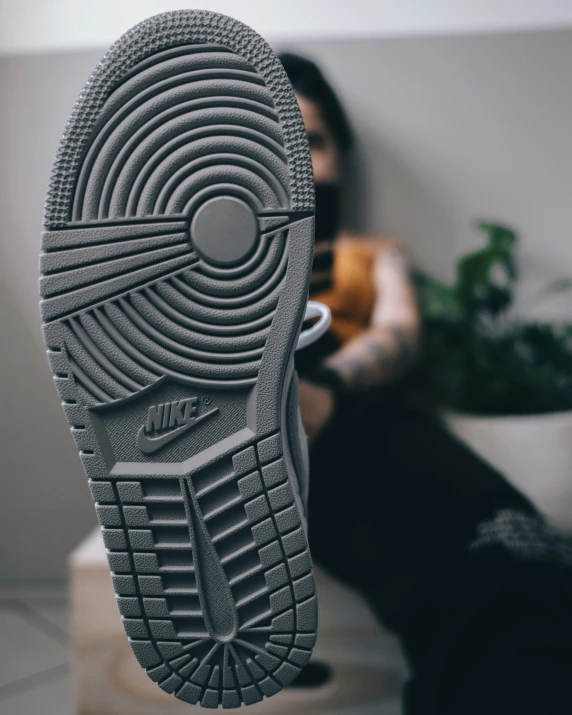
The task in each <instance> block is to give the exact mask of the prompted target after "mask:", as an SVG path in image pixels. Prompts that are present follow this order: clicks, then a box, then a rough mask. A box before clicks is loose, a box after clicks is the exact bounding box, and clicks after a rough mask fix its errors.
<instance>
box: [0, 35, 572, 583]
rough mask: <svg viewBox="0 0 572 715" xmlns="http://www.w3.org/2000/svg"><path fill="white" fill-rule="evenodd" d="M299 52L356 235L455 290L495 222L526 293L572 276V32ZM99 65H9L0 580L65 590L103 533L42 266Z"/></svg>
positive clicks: (0, 109)
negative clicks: (64, 153)
mask: <svg viewBox="0 0 572 715" xmlns="http://www.w3.org/2000/svg"><path fill="white" fill-rule="evenodd" d="M289 47H297V48H299V49H301V50H303V51H304V52H307V53H309V54H311V55H313V56H314V57H316V58H318V59H319V60H321V61H323V63H324V66H325V67H326V68H327V70H328V72H329V74H330V75H331V76H332V78H333V80H334V81H335V83H336V85H337V86H339V88H340V93H341V95H342V97H343V99H344V100H345V101H346V103H347V106H348V108H349V110H350V114H351V115H352V118H353V119H354V121H355V125H356V128H357V130H358V134H359V137H360V143H361V161H360V162H359V171H358V172H357V173H358V176H357V180H356V182H355V183H354V194H355V196H356V198H357V200H358V203H357V208H356V209H354V211H353V220H354V223H356V224H357V225H358V226H359V227H361V228H362V229H364V230H372V231H378V230H387V231H391V232H394V233H396V234H397V235H399V236H401V237H402V238H403V239H404V241H405V242H406V243H407V245H408V247H409V249H410V251H411V253H412V255H413V257H414V258H415V260H416V262H417V263H418V264H419V265H421V266H423V267H425V268H427V269H429V270H431V271H433V272H434V273H436V274H438V275H441V276H448V275H449V276H450V275H451V273H452V268H453V264H454V261H455V258H456V257H457V256H458V255H459V254H460V253H461V252H462V251H464V250H466V249H467V248H468V247H470V246H473V245H475V240H476V239H475V237H474V236H472V235H471V233H470V231H469V223H470V221H471V220H472V219H473V218H475V217H492V218H497V219H500V220H503V221H506V222H508V223H511V224H513V225H515V226H516V227H517V228H518V229H519V230H520V232H521V236H522V244H521V252H520V253H521V263H522V265H523V270H524V276H523V291H524V292H525V293H530V292H531V291H533V289H534V288H535V286H537V285H540V284H541V283H543V282H545V281H547V280H550V279H551V278H555V277H557V276H560V275H563V274H568V275H570V274H572V240H571V237H570V232H571V229H570V223H571V222H570V209H569V207H570V203H571V202H570V197H571V196H572V141H571V136H570V133H571V132H570V127H572V92H571V91H570V87H569V71H570V67H572V31H546V32H532V33H518V34H495V35H491V36H466V37H449V38H441V37H433V38H413V37H412V38H407V39H386V40H381V41H379V40H378V41H374V40H368V41H363V40H360V41H356V40H349V41H340V40H337V41H333V40H330V41H324V42H320V43H310V42H300V41H298V42H297V43H294V44H290V45H289ZM100 54H101V53H100V52H77V53H70V54H65V53H63V54H56V55H49V54H44V55H37V56H33V57H11V58H3V59H0V96H1V97H2V102H1V104H0V156H1V157H2V161H1V162H0V341H1V343H0V346H1V349H0V363H1V365H0V367H1V369H0V400H1V404H2V410H1V412H0V485H1V492H0V493H1V498H0V579H11V578H12V579H13V578H41V579H49V578H57V577H61V576H62V575H63V573H64V558H65V555H66V553H67V552H68V551H69V550H70V549H71V548H72V547H73V546H74V545H75V543H77V541H78V540H79V539H80V538H81V537H82V536H83V535H84V534H85V533H86V532H87V531H88V529H89V528H90V527H91V526H92V525H93V524H94V517H93V513H92V512H93V509H92V506H91V500H90V497H89V495H88V490H87V485H86V480H85V478H84V476H83V473H82V471H81V468H80V464H79V460H78V458H77V455H76V453H75V449H74V447H73V444H72V440H71V438H70V436H69V433H68V428H67V423H66V422H65V420H64V417H63V414H62V411H61V408H60V406H59V401H58V398H57V396H56V393H55V390H54V388H53V385H52V381H51V375H50V372H49V370H48V367H47V362H46V359H45V355H44V348H43V344H42V341H41V337H40V320H39V315H38V307H37V300H38V298H37V260H38V259H37V253H38V248H39V235H40V230H41V219H42V208H43V202H44V195H45V190H46V185H47V181H48V177H49V171H50V165H51V161H52V158H53V154H54V152H55V149H56V147H57V142H58V138H59V135H60V133H61V130H62V128H63V125H64V123H65V120H66V118H67V115H68V113H69V110H70V108H71V106H72V104H73V102H74V100H75V97H76V96H77V94H78V92H79V90H80V89H81V86H82V84H83V82H84V80H85V79H86V78H87V76H88V75H89V73H90V72H91V69H92V67H93V65H94V64H95V63H96V62H97V60H98V59H99V56H100ZM571 308H572V305H571V302H570V299H569V298H567V299H564V298H562V299H560V300H559V301H557V302H555V303H551V304H548V306H547V310H549V311H550V312H551V313H553V314H557V313H560V314H561V315H570V314H572V311H571Z"/></svg>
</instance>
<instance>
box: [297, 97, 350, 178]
mask: <svg viewBox="0 0 572 715" xmlns="http://www.w3.org/2000/svg"><path fill="white" fill-rule="evenodd" d="M296 99H297V100H298V104H299V105H300V111H301V112H302V119H303V120H304V125H305V127H306V132H307V134H308V141H309V143H310V153H311V154H312V165H313V167H314V181H316V182H318V181H338V180H339V178H340V164H341V162H340V156H339V151H338V148H337V147H336V144H335V142H334V138H333V136H332V134H331V132H330V131H329V129H328V125H327V124H326V123H325V122H324V120H323V118H322V114H321V112H320V108H319V107H318V105H317V104H315V103H314V102H312V100H311V99H306V97H302V96H300V95H299V94H298V95H296Z"/></svg>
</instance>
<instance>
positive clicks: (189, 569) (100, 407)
mask: <svg viewBox="0 0 572 715" xmlns="http://www.w3.org/2000/svg"><path fill="white" fill-rule="evenodd" d="M313 201H314V199H313V178H312V168H311V162H310V156H309V150H308V146H307V140H306V136H305V132H304V128H303V124H302V120H301V117H300V114H299V110H298V106H297V103H296V99H295V97H294V95H293V92H292V89H291V87H290V84H289V82H288V79H287V78H286V75H285V73H284V71H283V68H282V66H281V65H280V63H279V61H278V59H277V58H276V56H275V55H274V53H273V52H272V50H271V49H270V48H269V47H268V45H267V44H266V43H265V42H264V41H263V40H262V39H261V38H260V37H259V36H258V35H257V34H256V33H254V32H253V31H252V30H250V29H249V28H247V27H245V26H244V25H242V24H241V23H239V22H237V21H235V20H232V19H230V18H228V17H224V16H221V15H216V14H213V13H209V12H203V11H180V12H174V13H166V14H164V15H158V16H157V17H154V18H151V19H150V20H148V21H146V22H144V23H142V24H141V25H138V26H137V27H135V28H134V29H133V30H131V31H129V32H128V33H127V34H126V35H124V36H123V37H122V38H121V39H120V40H119V41H118V42H117V43H116V44H115V45H114V46H113V47H112V48H111V50H110V51H109V52H108V53H107V55H106V56H105V57H104V59H103V60H102V61H101V63H100V64H99V65H98V67H97V68H96V70H95V72H94V73H93V75H92V77H91V79H90V80H89V82H88V83H87V85H86V87H85V89H84V91H83V92H82V94H81V95H80V98H79V100H78V102H77V104H76V107H75V108H74V111H73V113H72V116H71V118H70V121H69V122H68V125H67V127H66V131H65V133H64V136H63V138H62V141H61V144H60V147H59V150H58V154H57V157H56V161H55V165H54V169H53V173H52V178H51V182H50V188H49V191H48V197H47V203H46V213H45V232H44V234H43V239H42V249H43V252H42V256H41V271H42V278H41V281H40V286H41V295H42V318H43V321H44V337H45V341H46V345H47V350H48V356H49V360H50V364H51V367H52V370H53V373H54V380H55V383H56V386H57V389H58V392H59V395H60V397H61V399H62V401H63V406H64V410H65V413H66V416H67V418H68V420H69V423H70V426H71V431H72V434H73V437H74V440H75V442H76V445H77V447H78V449H79V452H80V456H81V460H82V462H83V465H84V468H85V471H86V473H87V475H88V477H89V484H90V488H91V492H92V495H93V498H94V500H95V502H96V509H97V513H98V517H99V520H100V522H101V525H102V529H103V537H104V541H105V545H106V548H107V550H108V558H109V564H110V568H111V571H112V577H113V583H114V587H115V591H116V594H117V599H118V604H119V610H120V612H121V614H122V617H123V623H124V626H125V630H126V632H127V635H128V637H129V640H130V644H131V647H132V648H133V651H134V653H135V655H136V657H137V659H138V660H139V662H140V664H141V665H142V666H143V668H145V670H146V671H147V673H148V675H149V677H151V678H152V679H153V680H155V681H156V682H157V683H158V684H159V686H160V687H161V688H163V690H165V691H167V692H169V693H174V694H175V695H176V696H177V697H178V698H180V699H181V700H184V701H187V702H189V703H200V704H201V705H203V706H205V707H211V708H213V707H218V706H222V707H225V708H231V707H238V706H240V705H241V704H242V703H246V704H250V703H255V702H258V701H260V700H261V699H262V698H263V697H264V696H271V695H273V694H275V693H276V692H278V691H279V690H280V689H281V688H282V687H283V686H285V685H287V684H288V683H290V682H291V681H292V680H293V679H294V678H295V677H296V676H297V674H298V673H299V671H300V669H301V668H302V667H303V665H304V664H305V663H306V662H307V661H308V659H309V658H310V655H311V651H312V647H313V645H314V642H315V636H316V627H317V605H316V595H315V585H314V576H313V570H312V563H311V559H310V554H309V550H308V543H307V540H306V533H305V528H304V525H303V523H302V521H303V517H302V514H301V505H300V497H299V495H298V493H297V478H296V474H295V471H294V466H293V458H292V457H291V456H290V452H289V447H288V438H287V437H288V436H287V434H286V431H285V427H284V423H285V419H286V412H287V404H286V403H287V394H286V393H287V388H288V384H289V380H290V376H291V370H292V355H293V351H294V348H295V344H296V340H297V337H298V334H299V330H300V325H301V321H302V319H303V315H304V309H305V305H306V299H307V290H308V283H309V276H310V270H311V262H312V249H313V208H314V206H313Z"/></svg>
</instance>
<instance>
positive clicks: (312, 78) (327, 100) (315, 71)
mask: <svg viewBox="0 0 572 715" xmlns="http://www.w3.org/2000/svg"><path fill="white" fill-rule="evenodd" d="M278 57H279V59H280V61H281V62H282V64H283V65H284V69H285V70H286V74H287V75H288V79H289V80H290V82H291V83H292V86H293V87H294V92H296V94H299V95H300V96H302V97H305V98H306V99H310V100H311V101H312V102H315V103H316V104H317V105H318V107H319V108H320V112H321V114H322V117H323V119H324V121H325V122H326V124H327V125H328V128H329V129H330V131H331V132H332V135H333V137H334V141H335V142H336V144H337V146H338V149H339V150H340V151H341V152H342V154H347V153H348V152H349V151H350V149H351V148H352V146H353V143H354V135H353V132H352V128H351V126H350V123H349V121H348V118H347V116H346V113H345V111H344V108H343V107H342V104H341V102H340V100H339V99H338V96H337V95H336V93H335V92H334V90H333V88H332V86H331V85H330V83H329V82H328V80H327V79H326V78H325V77H324V75H323V74H322V70H321V69H320V68H319V67H318V65H317V64H316V63H315V62H312V60H309V59H307V58H306V57H302V56H300V55H296V54H294V53H291V52H283V53H282V54H280V55H278Z"/></svg>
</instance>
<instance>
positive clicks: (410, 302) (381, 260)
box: [326, 240, 420, 389]
mask: <svg viewBox="0 0 572 715" xmlns="http://www.w3.org/2000/svg"><path fill="white" fill-rule="evenodd" d="M371 246H372V250H373V251H374V263H373V271H374V284H375V289H376V302H375V305H374V309H373V313H372V319H371V325H370V327H369V328H368V329H367V330H366V331H365V332H363V333H361V334H360V335H359V336H357V337H356V338H354V339H353V340H351V341H350V342H348V343H346V344H345V345H344V346H343V347H342V348H341V349H340V350H338V351H337V352H336V353H334V354H333V355H331V356H330V357H329V358H328V359H327V360H326V365H327V366H328V367H330V368H333V369H334V370H336V372H337V373H338V374H339V375H340V377H341V378H342V380H343V382H344V384H345V385H346V387H348V388H350V389H351V388H355V389H367V388H370V387H375V386H377V385H381V384H382V383H384V382H388V381H391V380H393V379H395V378H396V377H399V376H400V375H401V374H402V373H404V372H405V371H406V370H407V369H408V368H409V367H410V366H411V364H412V363H413V362H414V360H415V358H416V355H417V350H418V343H419V334H420V318H419V311H418V308H417V301H416V298H415V291H414V288H413V285H412V282H411V278H410V275H409V269H408V265H407V261H406V259H405V256H404V254H403V253H402V251H401V250H400V249H399V247H398V246H397V244H395V243H391V244H388V243H387V242H381V241H379V240H372V241H371Z"/></svg>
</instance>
